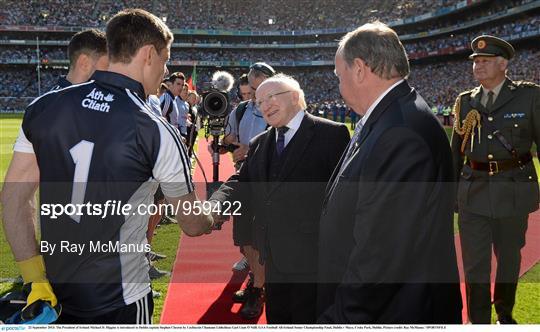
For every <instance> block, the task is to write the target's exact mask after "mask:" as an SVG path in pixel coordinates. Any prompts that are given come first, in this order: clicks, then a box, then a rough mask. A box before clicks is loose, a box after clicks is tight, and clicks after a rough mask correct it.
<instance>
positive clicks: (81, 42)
mask: <svg viewBox="0 0 540 332" xmlns="http://www.w3.org/2000/svg"><path fill="white" fill-rule="evenodd" d="M67 52H68V58H69V65H70V66H73V65H74V64H75V62H76V61H77V59H78V58H79V56H80V55H81V54H86V55H88V56H92V57H100V56H103V55H106V54H107V39H106V38H105V33H103V32H102V31H99V30H97V29H88V30H83V31H80V32H77V33H76V34H75V35H73V37H72V38H71V40H70V41H69V45H68V50H67Z"/></svg>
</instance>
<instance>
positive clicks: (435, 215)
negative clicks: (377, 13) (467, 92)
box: [318, 22, 461, 324]
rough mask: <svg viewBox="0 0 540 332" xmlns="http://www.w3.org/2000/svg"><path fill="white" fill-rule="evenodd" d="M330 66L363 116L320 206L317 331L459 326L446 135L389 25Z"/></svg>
mask: <svg viewBox="0 0 540 332" xmlns="http://www.w3.org/2000/svg"><path fill="white" fill-rule="evenodd" d="M335 61H336V69H335V72H336V75H337V77H338V78H339V88H340V92H341V95H342V96H343V99H344V100H345V102H346V103H347V105H348V106H349V107H351V108H352V109H353V111H355V112H356V113H358V114H359V115H361V116H363V117H362V119H361V120H360V121H359V123H358V124H357V127H356V130H355V135H354V136H353V139H352V140H351V142H350V144H349V146H348V148H347V152H346V153H345V154H344V156H343V157H342V158H341V160H340V162H339V164H338V167H337V168H336V171H335V172H334V174H333V175H332V179H331V180H330V182H329V184H328V187H327V192H326V198H325V202H324V205H323V211H322V217H321V225H320V227H321V228H320V232H319V233H320V240H319V243H320V247H319V292H318V310H319V314H320V316H319V319H318V322H319V323H355V324H356V323H365V324H387V323H416V324H433V323H441V324H444V323H449V324H452V323H461V297H460V291H459V277H458V270H457V261H456V253H455V248H454V236H453V227H452V218H453V213H452V212H453V204H454V192H455V191H454V189H453V184H452V179H453V177H452V174H453V169H452V156H451V152H450V146H449V144H448V139H447V137H446V135H445V132H444V130H443V128H442V127H441V125H440V123H439V122H438V121H437V119H436V118H435V117H434V116H433V114H432V113H431V111H430V109H429V107H428V105H427V104H426V103H425V101H424V100H423V99H422V97H421V96H420V95H419V94H418V93H417V92H416V91H415V90H414V89H412V88H411V87H410V86H409V84H408V83H407V81H406V80H405V77H407V75H408V74H409V64H408V60H407V55H406V53H405V50H404V48H403V45H402V44H401V42H400V41H399V38H398V36H397V34H396V33H395V32H394V31H393V30H392V29H390V28H389V27H388V26H386V25H384V24H382V23H380V22H375V23H370V24H366V25H364V26H362V27H360V28H358V29H356V30H355V31H352V32H350V33H348V34H347V35H345V37H344V38H343V39H342V40H341V42H340V44H339V48H338V50H337V53H336V57H335Z"/></svg>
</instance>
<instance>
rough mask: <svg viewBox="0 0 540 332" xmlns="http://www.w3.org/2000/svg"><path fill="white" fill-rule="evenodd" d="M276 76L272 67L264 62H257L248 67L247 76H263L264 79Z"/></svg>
mask: <svg viewBox="0 0 540 332" xmlns="http://www.w3.org/2000/svg"><path fill="white" fill-rule="evenodd" d="M275 74H276V71H275V70H274V68H272V66H270V65H269V64H267V63H265V62H257V63H254V64H252V65H251V66H250V67H249V74H248V75H252V76H253V77H260V76H261V75H265V76H266V77H272V76H274V75H275Z"/></svg>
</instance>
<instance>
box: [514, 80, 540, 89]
mask: <svg viewBox="0 0 540 332" xmlns="http://www.w3.org/2000/svg"><path fill="white" fill-rule="evenodd" d="M514 85H515V86H517V87H520V88H521V87H523V88H540V85H538V84H536V83H533V82H527V81H515V82H514Z"/></svg>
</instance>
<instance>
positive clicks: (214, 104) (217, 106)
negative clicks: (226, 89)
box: [203, 92, 228, 117]
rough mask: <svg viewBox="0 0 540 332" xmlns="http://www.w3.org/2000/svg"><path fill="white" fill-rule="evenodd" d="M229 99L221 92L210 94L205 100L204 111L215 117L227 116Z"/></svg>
mask: <svg viewBox="0 0 540 332" xmlns="http://www.w3.org/2000/svg"><path fill="white" fill-rule="evenodd" d="M227 106H228V103H227V97H226V96H224V95H223V94H222V93H219V92H210V93H208V95H206V97H205V98H204V105H203V107H204V110H205V111H206V112H207V113H208V114H209V115H210V116H214V117H221V116H225V115H227Z"/></svg>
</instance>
